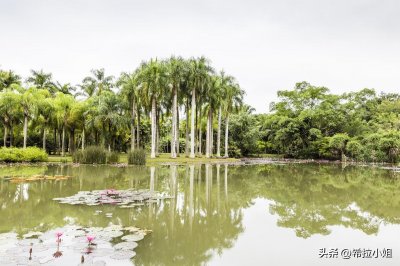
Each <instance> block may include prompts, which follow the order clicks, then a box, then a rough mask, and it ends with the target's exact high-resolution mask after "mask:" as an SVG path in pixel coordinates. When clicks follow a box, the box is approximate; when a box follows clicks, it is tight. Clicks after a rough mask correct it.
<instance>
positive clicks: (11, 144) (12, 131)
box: [10, 122, 14, 147]
mask: <svg viewBox="0 0 400 266" xmlns="http://www.w3.org/2000/svg"><path fill="white" fill-rule="evenodd" d="M13 143H14V130H13V123H12V122H11V123H10V147H12V146H13Z"/></svg>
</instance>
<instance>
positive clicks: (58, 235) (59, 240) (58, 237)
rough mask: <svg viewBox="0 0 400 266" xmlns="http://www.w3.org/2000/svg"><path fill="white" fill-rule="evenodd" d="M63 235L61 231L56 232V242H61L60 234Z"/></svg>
mask: <svg viewBox="0 0 400 266" xmlns="http://www.w3.org/2000/svg"><path fill="white" fill-rule="evenodd" d="M62 235H63V233H62V232H57V233H56V237H57V242H61V236H62Z"/></svg>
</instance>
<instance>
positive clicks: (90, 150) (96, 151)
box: [72, 146, 107, 164]
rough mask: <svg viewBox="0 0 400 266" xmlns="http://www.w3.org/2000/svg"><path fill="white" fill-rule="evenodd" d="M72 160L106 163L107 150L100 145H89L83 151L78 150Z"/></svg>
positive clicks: (84, 162) (76, 161)
mask: <svg viewBox="0 0 400 266" xmlns="http://www.w3.org/2000/svg"><path fill="white" fill-rule="evenodd" d="M72 161H73V162H74V163H83V164H105V163H107V151H106V150H105V149H104V148H103V147H100V146H89V147H87V148H86V149H85V150H83V151H76V152H75V153H74V154H73V155H72Z"/></svg>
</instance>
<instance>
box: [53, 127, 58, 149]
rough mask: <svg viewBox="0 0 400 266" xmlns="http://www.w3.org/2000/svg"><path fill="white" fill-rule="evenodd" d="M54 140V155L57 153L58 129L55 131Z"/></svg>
mask: <svg viewBox="0 0 400 266" xmlns="http://www.w3.org/2000/svg"><path fill="white" fill-rule="evenodd" d="M53 140H54V154H56V153H57V129H56V128H54V130H53Z"/></svg>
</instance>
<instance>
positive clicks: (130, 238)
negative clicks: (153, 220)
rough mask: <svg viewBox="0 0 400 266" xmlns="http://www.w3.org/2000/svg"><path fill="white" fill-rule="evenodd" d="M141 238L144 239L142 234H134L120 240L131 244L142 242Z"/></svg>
mask: <svg viewBox="0 0 400 266" xmlns="http://www.w3.org/2000/svg"><path fill="white" fill-rule="evenodd" d="M143 238H144V234H142V233H136V234H132V235H125V236H123V237H122V238H121V239H122V240H125V241H127V242H131V241H133V242H137V241H140V240H142V239H143Z"/></svg>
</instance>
